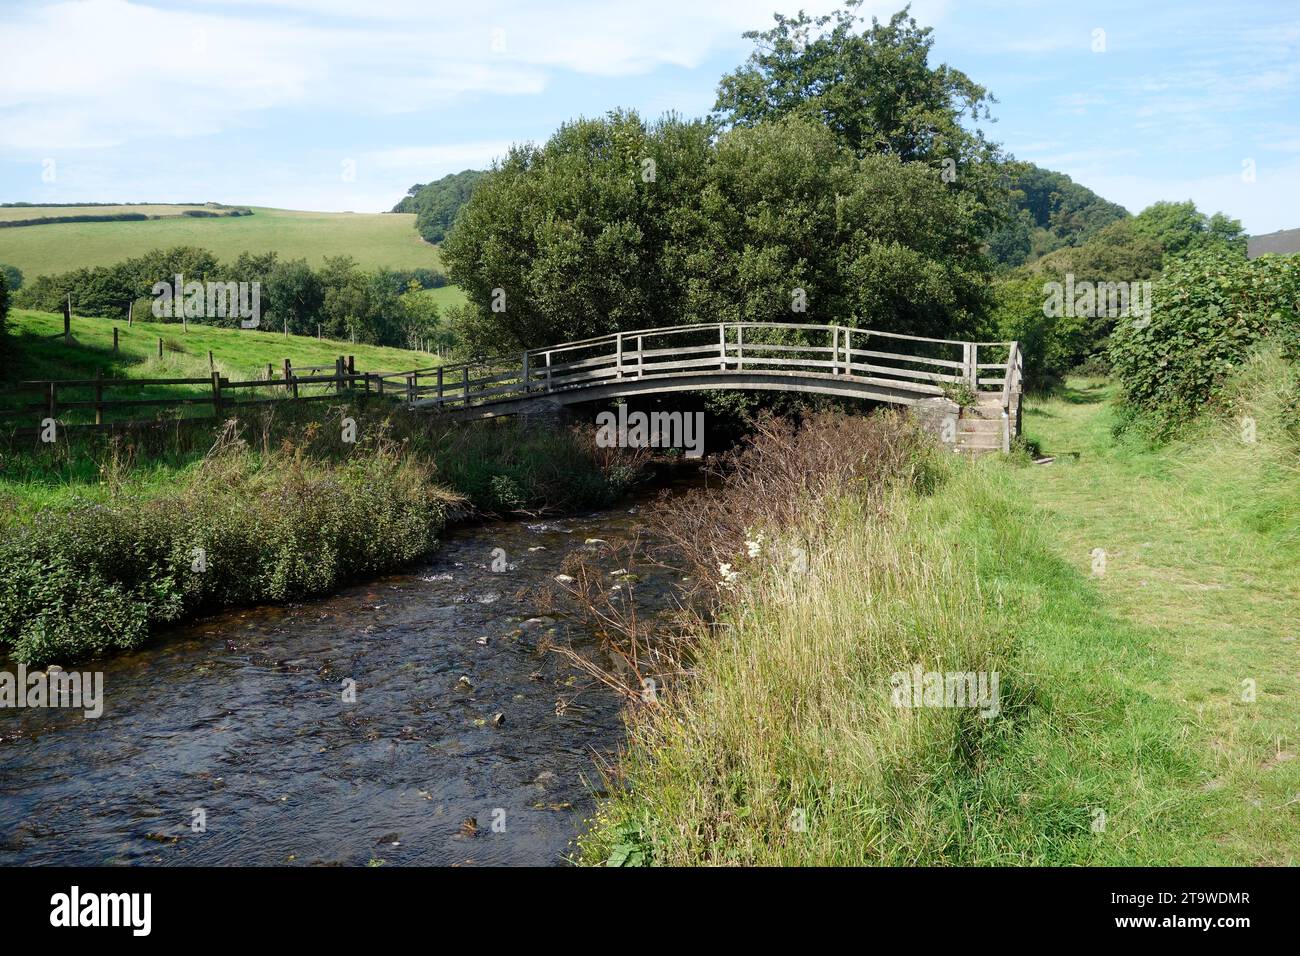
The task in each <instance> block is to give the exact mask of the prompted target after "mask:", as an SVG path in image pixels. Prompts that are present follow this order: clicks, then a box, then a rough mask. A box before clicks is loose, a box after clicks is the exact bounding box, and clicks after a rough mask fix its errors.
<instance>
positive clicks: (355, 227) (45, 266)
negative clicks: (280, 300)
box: [0, 206, 440, 281]
mask: <svg viewBox="0 0 1300 956" xmlns="http://www.w3.org/2000/svg"><path fill="white" fill-rule="evenodd" d="M109 208H119V207H109ZM121 208H127V207H121ZM146 208H147V207H146ZM250 208H252V210H253V214H252V215H251V216H232V217H206V216H178V217H174V218H166V219H149V220H133V221H126V222H60V223H50V224H47V225H39V226H22V227H21V228H14V229H3V228H0V262H3V263H6V264H8V265H13V266H17V267H18V268H19V269H21V270H22V271H23V275H24V276H25V277H26V279H27V281H31V280H32V279H34V278H36V277H37V276H39V275H44V274H47V273H58V272H67V271H69V270H71V269H80V268H83V267H88V266H107V265H112V264H114V263H116V262H121V261H122V260H123V259H127V258H131V257H133V256H138V255H141V254H143V253H145V252H148V251H149V250H151V249H159V248H169V247H171V246H200V247H202V248H204V249H209V250H211V251H212V252H213V253H215V254H216V256H217V258H219V259H221V260H222V261H233V260H234V259H235V258H236V257H237V256H238V255H239V254H240V253H241V252H255V253H256V252H277V253H279V255H280V259H281V260H285V259H299V258H302V259H306V260H307V261H308V262H309V263H310V264H311V265H313V266H319V265H320V264H321V261H322V260H323V259H324V258H325V257H326V256H338V255H349V256H352V257H353V258H354V259H355V260H356V261H357V262H358V263H359V264H360V265H361V266H363V267H368V268H374V267H377V266H387V267H389V268H392V269H416V268H421V267H423V268H429V269H433V268H438V267H439V266H440V260H439V258H438V250H437V249H436V248H434V247H433V246H431V245H429V244H428V243H427V242H424V241H423V240H422V239H421V238H420V235H419V233H417V232H416V231H415V228H414V227H415V216H414V215H412V214H400V213H399V214H394V213H351V212H302V211H297V210H291V209H266V208H262V207H257V206H254V207H250ZM35 209H36V207H27V208H25V209H24V212H25V213H30V212H32V211H34V210H35Z"/></svg>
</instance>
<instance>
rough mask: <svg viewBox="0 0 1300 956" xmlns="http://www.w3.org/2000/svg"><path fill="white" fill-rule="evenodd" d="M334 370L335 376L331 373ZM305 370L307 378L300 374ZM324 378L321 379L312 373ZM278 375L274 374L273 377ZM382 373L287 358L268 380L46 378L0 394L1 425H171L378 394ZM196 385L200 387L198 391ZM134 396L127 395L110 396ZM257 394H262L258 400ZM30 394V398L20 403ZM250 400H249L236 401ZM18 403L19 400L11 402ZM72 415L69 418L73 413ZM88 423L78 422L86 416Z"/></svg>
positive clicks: (25, 428) (346, 361) (347, 361)
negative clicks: (154, 412)
mask: <svg viewBox="0 0 1300 956" xmlns="http://www.w3.org/2000/svg"><path fill="white" fill-rule="evenodd" d="M331 368H332V371H328V373H327V370H330V369H331ZM303 373H307V374H303ZM312 373H321V374H312ZM277 374H278V375H279V377H276V376H277ZM380 374H381V373H378V372H357V371H356V367H355V361H354V359H353V357H352V356H347V357H344V356H339V358H338V359H337V360H336V361H335V363H334V365H333V366H332V367H331V366H328V365H312V366H300V367H296V368H295V367H294V366H293V365H292V364H291V363H290V361H289V360H288V359H285V360H284V363H283V365H282V366H281V367H280V368H278V369H277V368H275V367H274V366H270V365H268V366H267V375H266V377H265V378H254V379H245V380H232V379H231V378H229V377H228V376H224V375H221V374H220V373H218V372H215V371H214V372H213V373H212V375H211V376H210V377H206V378H88V379H53V380H50V379H45V380H39V381H27V382H19V383H17V384H16V385H12V386H8V387H6V388H5V389H4V390H3V391H0V399H3V400H4V401H3V404H0V423H3V424H4V426H7V430H10V431H16V432H19V433H22V432H39V431H40V430H41V427H42V426H43V424H44V422H45V420H46V419H53V420H54V421H56V422H58V424H59V426H60V427H62V428H76V429H83V428H86V429H94V428H117V427H128V426H140V425H149V424H157V423H162V422H174V421H197V420H211V419H212V418H219V417H220V416H221V415H223V414H224V413H225V412H226V411H227V410H229V409H232V408H246V407H249V406H254V405H267V404H274V403H280V402H284V401H300V402H301V401H320V400H325V399H337V398H340V397H343V396H345V395H347V394H349V393H356V392H361V393H366V392H377V393H380V394H382V392H383V388H382V385H381V383H380V380H379V376H380ZM198 386H204V388H203V389H202V391H199V389H198V388H197V387H198ZM172 389H184V392H183V393H181V394H160V393H159V392H158V391H155V390H172ZM114 392H117V393H118V394H119V395H120V394H121V393H122V392H132V393H135V394H133V395H129V396H127V397H113V393H114ZM258 392H266V393H267V394H265V395H264V396H262V397H257V394H258ZM26 395H31V396H32V400H31V401H26V402H24V401H21V397H22V396H26ZM244 395H249V396H252V397H247V398H245V397H241V396H244ZM15 399H19V400H17V401H15ZM204 406H207V407H208V408H209V409H210V410H211V413H212V414H211V415H206V416H204V415H199V416H194V415H184V416H179V417H172V418H158V417H154V418H150V419H147V420H146V419H139V418H132V417H126V418H122V417H119V416H118V413H119V412H127V413H128V414H129V412H130V411H132V410H135V409H145V408H152V409H175V410H177V411H188V410H190V409H202V408H203V407H204ZM69 413H72V414H71V415H70V414H69ZM92 417H93V421H90V420H85V421H78V420H76V419H79V418H85V419H90V418H92Z"/></svg>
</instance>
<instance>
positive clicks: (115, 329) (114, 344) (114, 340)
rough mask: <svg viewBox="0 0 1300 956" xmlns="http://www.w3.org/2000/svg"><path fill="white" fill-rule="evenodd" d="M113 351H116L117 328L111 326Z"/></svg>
mask: <svg viewBox="0 0 1300 956" xmlns="http://www.w3.org/2000/svg"><path fill="white" fill-rule="evenodd" d="M113 351H114V352H116V351H117V326H116V325H115V326H113Z"/></svg>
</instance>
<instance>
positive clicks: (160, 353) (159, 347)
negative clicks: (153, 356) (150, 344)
mask: <svg viewBox="0 0 1300 956" xmlns="http://www.w3.org/2000/svg"><path fill="white" fill-rule="evenodd" d="M162 349H163V346H162V336H161V335H160V336H158V357H159V358H162Z"/></svg>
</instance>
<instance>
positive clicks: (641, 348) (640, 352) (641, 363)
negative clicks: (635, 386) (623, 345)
mask: <svg viewBox="0 0 1300 956" xmlns="http://www.w3.org/2000/svg"><path fill="white" fill-rule="evenodd" d="M644 374H645V340H644V339H643V338H642V337H641V336H639V335H638V336H637V337H636V377H637V378H640V377H641V376H642V375H644Z"/></svg>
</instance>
